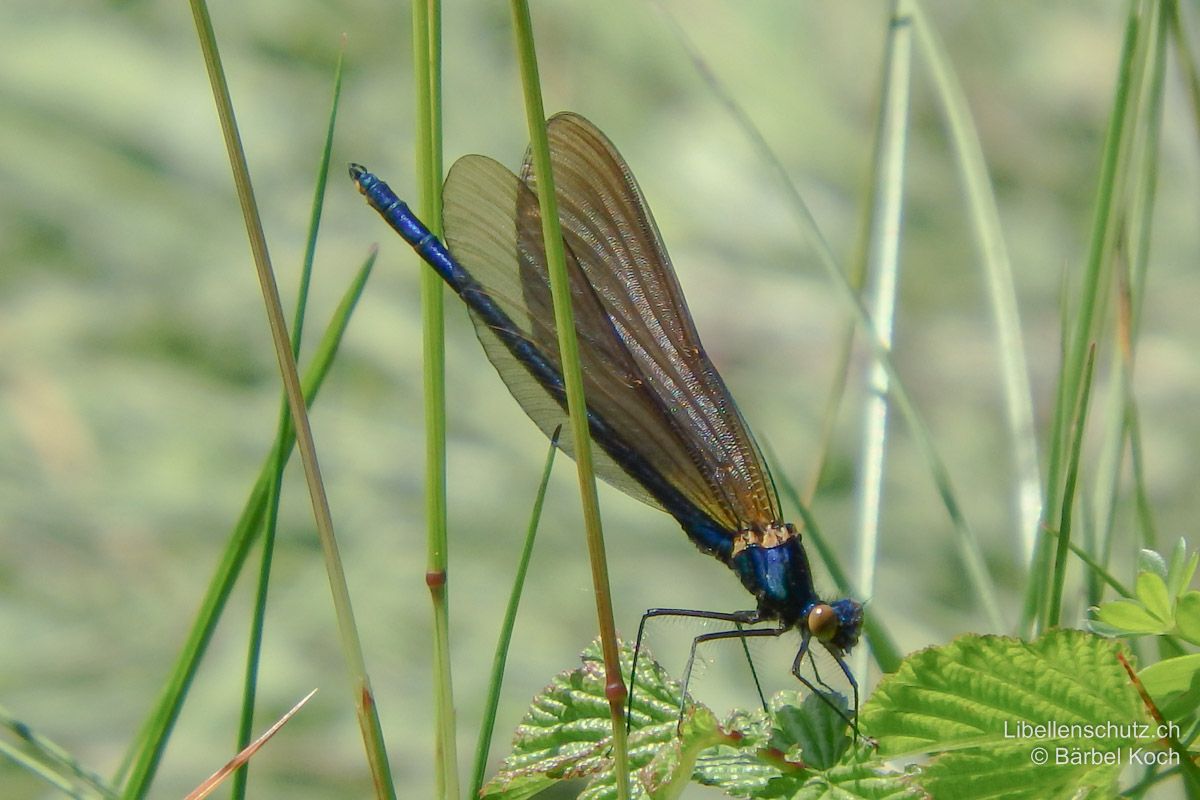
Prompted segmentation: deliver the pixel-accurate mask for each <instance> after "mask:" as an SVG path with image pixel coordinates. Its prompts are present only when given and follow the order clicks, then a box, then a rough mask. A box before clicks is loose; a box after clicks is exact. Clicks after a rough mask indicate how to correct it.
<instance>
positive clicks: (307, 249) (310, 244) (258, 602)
mask: <svg viewBox="0 0 1200 800" xmlns="http://www.w3.org/2000/svg"><path fill="white" fill-rule="evenodd" d="M342 48H343V49H342V52H341V53H340V54H339V55H338V61H337V66H336V67H335V68H334V79H333V101H332V103H331V106H330V109H329V121H328V123H327V124H326V127H325V144H324V147H323V149H322V151H321V158H320V163H319V164H318V167H317V181H316V188H315V189H314V191H313V201H312V211H311V213H310V216H309V224H308V239H307V241H306V242H305V246H304V259H303V261H302V263H301V267H300V286H299V289H298V290H297V293H296V310H295V313H294V314H293V315H292V334H291V340H292V358H299V356H300V342H301V339H302V337H303V335H304V318H305V310H306V309H307V307H308V291H309V287H310V286H311V284H312V271H313V260H314V257H315V254H316V249H317V235H318V233H319V232H320V229H321V212H322V210H323V208H324V205H325V187H326V184H327V183H328V180H329V160H330V156H331V154H332V152H333V132H334V129H335V128H336V125H337V111H338V101H339V99H340V98H341V94H342V67H343V65H344V63H345V39H343V41H342ZM279 405H280V408H279V421H278V423H277V424H276V436H275V440H276V441H277V442H278V441H282V440H283V437H282V436H281V433H282V431H283V430H284V429H285V428H286V426H287V425H289V424H290V422H289V420H290V415H289V414H288V408H287V398H286V397H281V398H280V400H279ZM274 460H275V465H274V474H273V475H272V476H271V485H270V488H269V491H268V494H267V519H266V525H265V528H264V532H263V543H262V560H261V562H260V564H259V570H258V586H257V588H256V591H255V597H254V610H253V615H252V618H251V622H250V642H249V645H248V646H247V653H246V677H245V680H244V682H243V688H242V711H241V718H240V719H239V721H238V735H237V746H236V748H235V750H236V751H237V752H240V751H242V750H243V749H245V748H246V747H247V746H248V745H249V744H250V742H251V740H252V739H253V737H254V706H255V695H256V694H257V689H258V666H259V662H260V660H261V656H262V632H263V626H264V623H265V619H266V613H267V595H268V590H269V587H270V580H271V564H272V560H273V556H274V553H275V532H276V528H277V526H278V521H279V499H280V487H281V486H282V484H283V469H284V465H285V461H286V456H285V453H284V451H283V450H282V449H281V448H276V450H275V459H274ZM249 777H250V764H249V762H247V763H246V764H245V765H244V766H243V767H242V768H241V769H239V770H237V771H236V772H235V773H234V774H233V779H232V782H231V788H230V797H232V798H233V800H242V798H244V797H245V796H246V784H247V782H248V780H249Z"/></svg>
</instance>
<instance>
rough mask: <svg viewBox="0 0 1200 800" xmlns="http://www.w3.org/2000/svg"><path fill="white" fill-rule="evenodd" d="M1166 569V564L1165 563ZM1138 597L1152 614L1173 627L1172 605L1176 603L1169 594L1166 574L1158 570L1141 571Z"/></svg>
mask: <svg viewBox="0 0 1200 800" xmlns="http://www.w3.org/2000/svg"><path fill="white" fill-rule="evenodd" d="M1163 569H1164V571H1165V569H1166V565H1165V564H1164V565H1163ZM1136 591H1137V597H1138V600H1141V601H1142V605H1143V606H1145V607H1146V611H1148V612H1149V613H1150V614H1151V615H1152V616H1154V617H1155V618H1156V619H1158V620H1159V621H1161V622H1162V623H1164V625H1165V626H1166V627H1167V628H1169V627H1171V617H1172V613H1171V606H1172V605H1174V603H1173V600H1174V598H1172V597H1171V596H1169V595H1168V594H1167V582H1166V580H1165V578H1164V576H1161V575H1159V574H1158V573H1157V572H1139V573H1138V576H1137V590H1136Z"/></svg>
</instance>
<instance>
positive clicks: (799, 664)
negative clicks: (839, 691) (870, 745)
mask: <svg viewBox="0 0 1200 800" xmlns="http://www.w3.org/2000/svg"><path fill="white" fill-rule="evenodd" d="M811 641H812V637H811V635H810V634H809V633H808V632H807V631H805V633H804V638H803V639H801V640H800V650H799V651H797V653H796V658H795V660H794V661H792V674H793V675H795V676H796V679H797V680H799V681H800V682H801V683H802V684H804V686H805V687H806V688H807V689H808V690H809V691H810V692H812V693H813V694H815V695H816V696H817V697H819V698H821V702H823V703H824V704H825V705H827V706H829V707H830V708H831V709H833V711H834V713H836V714H837V715H838V716H839V717H841V718H842V719H843V720H845V721H846V724H847V725H849V726H850V727H851V728H853V729H854V738H855V739H858V722H857V721H856V720H855V719H851V718H850V717H848V716H846V712H844V711H842V710H841V709H840V708H838V706H837V704H836V703H834V702H833V701H832V700H830V699H829V697H828V696H827V695H826V694H825V692H823V691H821V690H820V689H818V688H817V687H816V686H814V685H813V682H812V681H810V680H809V679H808V678H806V677H805V676H804V672H803V667H804V657H805V656H808V657H809V660H810V661H811V662H812V665H813V671H814V672H816V671H817V668H816V662H815V661H812V653H811V652H810V651H809V644H810V643H811ZM829 654H830V655H831V656H833V660H834V661H836V662H837V664H838V666H839V667H841V670H842V674H843V675H845V676H846V680H847V681H848V682H849V683H850V689H851V691H852V692H853V693H854V716H855V717H857V716H858V682H857V681H855V680H854V676H853V675H852V674H851V673H850V667H848V666H846V661H845V659H843V658H842V657H841V656H839V655H838V654H837V653H835V652H833V651H832V650H830V651H829ZM817 681H818V682H819V683H820V684H821V686H823V687H825V688H826V689H829V691H830V692H831V693H832V692H833V691H834V690H833V689H832V688H831V687H830V686H829V684H827V683H825V682H824V681H823V680H821V676H820V673H817Z"/></svg>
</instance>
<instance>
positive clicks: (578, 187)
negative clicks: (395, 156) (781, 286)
mask: <svg viewBox="0 0 1200 800" xmlns="http://www.w3.org/2000/svg"><path fill="white" fill-rule="evenodd" d="M549 134H550V148H551V155H552V161H553V169H554V176H555V186H556V196H557V199H558V205H559V217H560V220H561V223H562V228H563V240H564V244H565V245H566V249H567V252H568V256H567V260H568V272H569V274H570V280H571V294H572V301H573V304H574V310H575V315H576V330H577V334H578V336H579V339H580V351H581V353H580V358H581V362H582V366H583V372H584V390H585V393H586V395H587V398H588V406H589V408H590V409H591V410H592V411H593V412H594V413H596V414H597V415H599V416H600V417H602V418H603V419H604V420H606V422H607V423H608V424H609V426H610V427H612V428H613V429H615V430H616V431H618V432H619V433H620V435H621V437H622V439H623V440H624V441H625V443H626V444H627V445H629V446H630V447H632V448H633V449H634V450H636V452H637V453H638V455H639V457H640V458H641V459H642V460H644V461H645V462H646V464H648V465H649V466H650V467H651V468H653V469H654V470H655V471H657V472H658V473H659V474H661V475H663V476H665V477H666V478H667V479H668V480H669V481H670V483H671V484H672V485H674V486H675V487H676V488H677V489H678V490H679V492H680V493H681V494H682V495H683V496H684V497H685V498H686V499H687V500H688V501H689V502H691V503H692V504H693V505H695V506H696V507H697V508H699V509H701V510H702V511H703V512H705V513H706V514H708V515H709V516H710V517H712V518H713V520H715V521H716V522H718V523H720V524H721V525H723V526H725V527H726V528H727V529H728V530H730V531H734V530H738V529H741V528H744V527H748V526H750V525H755V524H758V525H766V524H768V523H771V522H775V521H778V520H779V511H778V501H777V500H776V498H775V494H774V489H773V487H772V485H771V482H770V478H769V475H768V473H767V470H766V467H765V466H764V464H763V461H762V458H761V455H760V453H759V450H758V448H757V446H756V445H755V443H754V440H753V436H752V435H751V434H750V431H749V429H748V428H747V426H746V424H745V422H744V421H743V419H742V417H741V414H740V413H739V412H738V410H737V407H736V405H735V404H734V402H733V399H732V397H731V396H730V394H729V392H728V390H727V389H726V387H725V384H724V382H723V381H722V380H721V377H720V375H719V374H718V373H717V371H716V369H715V368H714V367H713V365H712V363H711V362H710V361H709V360H708V357H707V356H706V355H705V353H704V349H703V347H702V345H701V343H700V339H699V336H698V335H697V333H696V330H695V327H694V325H693V323H692V321H691V317H690V315H689V314H688V311H687V305H686V303H685V301H684V298H683V294H682V292H681V291H680V288H679V284H678V281H677V279H676V277H675V274H674V270H673V268H672V267H671V262H670V259H669V257H668V256H667V253H666V249H665V248H664V247H663V245H662V241H661V239H660V237H659V234H658V230H657V227H656V226H655V224H654V220H653V218H652V217H651V215H650V211H649V209H648V208H647V207H646V204H645V201H644V199H643V197H642V194H641V191H640V190H639V189H638V186H637V183H636V181H635V180H634V178H633V176H632V174H630V172H629V169H628V167H627V166H626V165H625V162H624V161H623V160H622V159H621V157H620V155H619V154H618V153H617V152H616V149H615V148H613V146H612V145H611V143H609V142H608V140H607V139H606V138H605V137H604V135H603V134H601V133H600V132H599V131H598V130H596V128H595V127H594V126H592V125H591V123H589V122H587V120H585V119H583V118H582V117H579V116H577V115H573V114H560V115H558V116H556V117H554V118H553V119H552V120H551V121H550V123H549ZM535 186H536V177H535V176H534V175H533V172H532V168H531V166H530V165H529V163H528V159H527V160H526V165H525V167H524V169H523V171H522V177H521V179H520V180H518V179H517V178H516V177H515V176H513V175H512V174H511V173H509V172H508V170H506V169H504V167H502V166H500V165H499V164H496V163H495V162H494V161H491V160H489V159H485V158H482V157H479V156H468V157H467V158H465V159H461V160H460V161H459V162H458V163H456V164H455V166H454V167H453V168H452V169H451V172H450V176H449V178H448V179H447V182H446V190H445V197H446V214H445V224H446V234H447V241H448V243H449V245H450V250H451V252H453V253H454V254H455V255H456V256H457V257H458V258H459V259H460V261H461V262H462V263H463V265H464V266H465V267H466V268H467V269H468V271H470V272H471V273H472V275H473V276H474V277H475V278H476V280H478V281H480V283H481V284H483V286H484V287H485V288H486V290H487V291H489V293H493V295H494V297H495V298H496V300H497V302H499V303H500V305H501V307H502V308H504V310H505V311H506V312H507V313H508V315H509V316H510V317H511V318H512V319H513V320H514V323H515V324H516V325H517V327H519V328H520V330H521V333H522V335H523V336H525V337H527V338H528V339H529V340H530V341H532V342H533V343H534V344H536V345H537V347H538V349H539V350H541V351H542V352H543V353H545V354H546V356H547V357H548V358H549V359H550V360H551V361H552V362H553V363H554V364H555V366H556V367H557V366H558V356H557V354H558V346H557V338H556V334H555V329H554V318H553V309H552V306H551V301H550V291H549V282H548V278H547V275H546V266H545V255H544V249H543V247H542V234H541V221H540V213H539V209H538V205H537V198H536V196H535V194H534V192H533V189H534V187H535ZM476 327H477V329H478V330H479V334H480V339H481V341H483V343H484V347H485V349H486V350H487V352H488V355H489V357H490V358H491V360H492V362H493V364H495V365H496V368H497V369H498V370H499V372H500V373H501V376H502V377H503V378H504V380H505V382H506V383H507V384H508V386H509V389H510V390H511V391H512V393H513V395H514V396H515V397H516V398H517V399H518V401H519V402H520V403H521V405H522V406H523V407H524V408H525V410H526V411H527V412H528V413H529V415H530V416H531V417H532V418H533V419H534V420H535V421H536V422H537V423H538V425H539V426H540V427H541V428H542V430H543V431H546V432H547V433H549V432H550V431H552V430H553V429H554V427H555V426H556V425H557V424H559V422H561V421H563V416H564V415H563V411H562V409H561V408H560V407H559V406H558V403H557V402H555V401H554V400H553V399H552V398H550V396H549V395H548V394H547V393H546V392H545V390H543V389H542V388H541V387H540V386H539V385H538V384H537V383H536V382H535V381H534V380H533V379H532V378H531V377H530V376H529V375H528V373H527V372H526V371H525V370H524V369H523V368H522V367H521V366H520V365H519V364H518V363H517V362H516V359H515V358H514V357H513V356H512V355H511V353H509V352H508V349H507V348H505V347H504V346H503V345H502V344H501V343H500V342H499V340H497V339H496V338H495V336H494V334H493V333H492V332H490V331H488V329H487V326H486V324H483V323H482V321H480V320H478V319H477V320H476ZM569 448H570V443H569V442H568V443H567V444H566V446H565V449H568V452H571V450H570V449H569ZM604 462H607V463H600V464H599V465H598V467H597V469H598V471H599V472H600V474H601V476H602V477H604V478H605V479H606V480H608V481H609V482H611V483H614V484H615V485H617V486H618V487H620V488H621V489H623V490H625V491H627V492H629V493H630V494H632V495H633V496H635V497H638V498H639V499H642V500H646V501H648V502H653V499H652V498H650V497H649V495H648V493H647V492H646V491H645V490H644V489H643V488H642V487H640V486H639V485H638V484H637V482H636V481H634V480H633V479H632V478H630V477H629V476H628V475H627V474H626V473H625V472H624V471H623V470H622V469H621V468H620V467H619V466H618V465H616V464H615V463H613V462H612V461H611V460H608V459H604Z"/></svg>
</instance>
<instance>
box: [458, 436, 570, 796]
mask: <svg viewBox="0 0 1200 800" xmlns="http://www.w3.org/2000/svg"><path fill="white" fill-rule="evenodd" d="M557 449H558V431H556V432H555V434H554V436H553V437H551V440H550V449H549V450H548V451H547V452H546V466H545V467H544V468H543V469H542V480H541V482H540V483H539V484H538V490H537V497H536V498H535V499H534V501H533V510H532V511H531V512H530V513H529V527H528V529H527V530H526V531H525V545H524V546H523V547H522V548H521V558H520V560H519V561H518V562H517V574H516V575H515V576H514V577H513V586H512V591H511V592H510V593H509V596H508V606H507V607H506V608H505V609H504V619H503V620H502V621H501V623H500V636H499V637H498V638H497V641H496V654H495V655H494V656H493V657H492V672H491V675H490V676H489V679H488V693H487V699H486V700H485V701H484V704H483V722H482V723H481V724H480V726H479V741H478V743H477V744H476V745H475V768H474V769H473V770H472V773H471V793H470V795H468V796H469V797H479V792H480V790H481V789H482V788H483V779H484V773H485V771H486V770H487V761H488V753H489V751H490V750H491V744H492V732H493V731H494V730H495V728H496V707H497V706H498V705H499V704H500V687H501V686H502V685H503V683H504V665H505V663H506V662H507V661H508V648H509V646H510V645H511V644H512V632H513V626H514V625H515V624H516V622H517V609H518V608H519V607H520V605H521V593H522V592H523V591H524V589H525V575H526V573H528V572H529V559H530V558H531V557H532V556H533V543H534V540H535V539H536V538H537V530H538V523H539V522H540V521H541V518H542V505H543V503H544V502H545V500H546V487H548V486H549V485H550V471H551V469H552V468H553V467H554V453H555V451H556V450H557Z"/></svg>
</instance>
